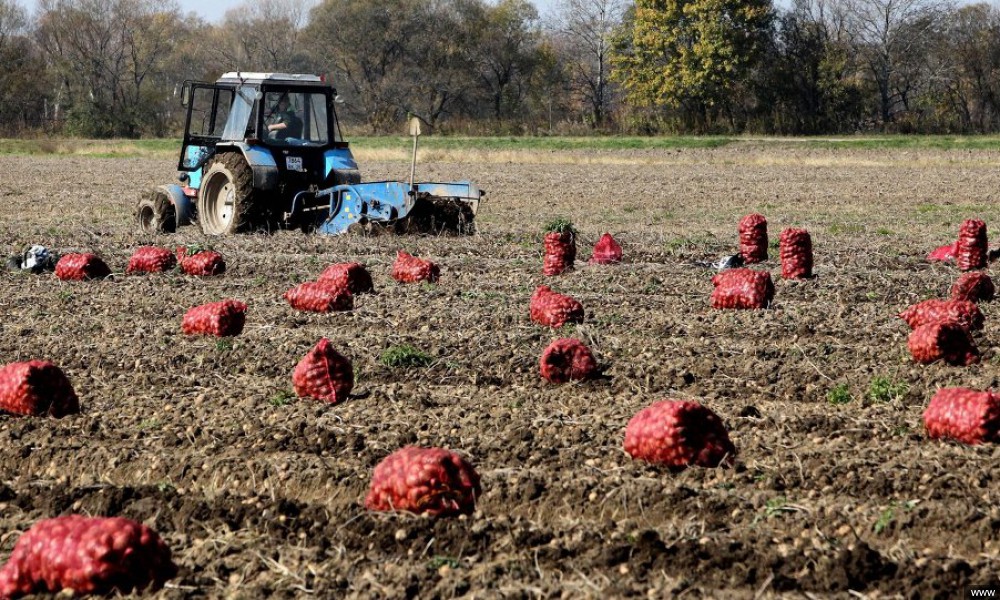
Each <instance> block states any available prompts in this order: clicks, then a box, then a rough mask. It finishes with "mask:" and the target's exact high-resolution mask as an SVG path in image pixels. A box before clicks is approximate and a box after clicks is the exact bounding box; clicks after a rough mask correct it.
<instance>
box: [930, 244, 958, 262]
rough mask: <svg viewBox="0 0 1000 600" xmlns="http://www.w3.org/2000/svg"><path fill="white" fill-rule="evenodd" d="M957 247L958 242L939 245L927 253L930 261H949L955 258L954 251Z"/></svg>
mask: <svg viewBox="0 0 1000 600" xmlns="http://www.w3.org/2000/svg"><path fill="white" fill-rule="evenodd" d="M957 249H958V242H955V243H953V244H948V245H945V246H939V247H937V248H935V249H934V250H933V251H932V252H931V253H930V254H928V255H927V260H928V261H930V262H951V261H953V260H955V251H956V250H957Z"/></svg>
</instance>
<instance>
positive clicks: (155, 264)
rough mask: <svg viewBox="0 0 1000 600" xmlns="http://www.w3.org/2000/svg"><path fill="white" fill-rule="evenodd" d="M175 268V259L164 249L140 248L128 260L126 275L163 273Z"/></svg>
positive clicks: (153, 247) (171, 253) (154, 247)
mask: <svg viewBox="0 0 1000 600" xmlns="http://www.w3.org/2000/svg"><path fill="white" fill-rule="evenodd" d="M176 266H177V257H176V256H174V253H173V252H171V251H170V250H167V249H166V248H157V247H156V246H142V247H141V248H136V250H135V252H133V253H132V257H131V258H129V259H128V267H127V268H126V269H125V272H126V273H129V274H133V273H163V272H165V271H169V270H170V269H173V268H174V267H176Z"/></svg>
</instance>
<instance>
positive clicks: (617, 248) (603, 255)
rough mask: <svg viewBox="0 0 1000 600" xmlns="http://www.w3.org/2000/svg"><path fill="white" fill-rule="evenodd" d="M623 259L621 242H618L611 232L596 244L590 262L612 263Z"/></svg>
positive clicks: (599, 263) (598, 263) (597, 263)
mask: <svg viewBox="0 0 1000 600" xmlns="http://www.w3.org/2000/svg"><path fill="white" fill-rule="evenodd" d="M621 261H622V247H621V244H619V243H618V242H616V241H615V238H613V237H611V234H610V233H605V234H604V235H602V236H601V239H599V240H597V243H596V244H595V245H594V254H593V255H592V256H591V257H590V262H591V263H593V264H596V265H612V264H615V263H620V262H621Z"/></svg>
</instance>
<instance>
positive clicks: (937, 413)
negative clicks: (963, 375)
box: [924, 388, 1000, 444]
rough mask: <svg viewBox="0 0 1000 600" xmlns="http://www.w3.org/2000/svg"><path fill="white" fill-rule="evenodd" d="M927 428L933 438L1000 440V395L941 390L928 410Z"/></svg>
mask: <svg viewBox="0 0 1000 600" xmlns="http://www.w3.org/2000/svg"><path fill="white" fill-rule="evenodd" d="M924 427H926V429H927V436H928V437H930V438H931V439H940V438H947V439H953V440H958V441H960V442H962V443H965V444H982V443H984V442H1000V396H998V395H996V394H994V393H992V392H988V391H987V392H977V391H975V390H969V389H965V388H945V389H942V390H938V392H937V393H936V394H934V397H933V398H932V399H931V403H930V404H929V405H928V406H927V410H925V411H924Z"/></svg>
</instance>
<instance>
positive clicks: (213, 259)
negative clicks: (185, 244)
mask: <svg viewBox="0 0 1000 600" xmlns="http://www.w3.org/2000/svg"><path fill="white" fill-rule="evenodd" d="M181 271H184V273H185V274H187V275H194V276H196V277H210V276H212V275H222V274H223V273H225V272H226V261H225V259H224V258H222V255H221V254H219V253H218V252H213V251H212V250H205V251H203V252H198V253H196V254H188V255H186V256H184V258H182V259H181Z"/></svg>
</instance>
